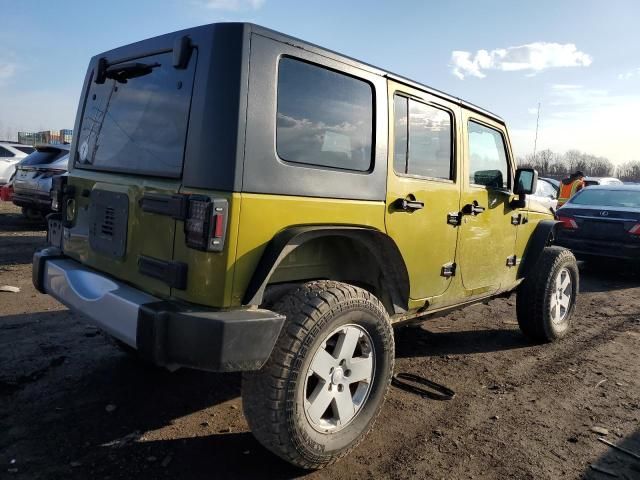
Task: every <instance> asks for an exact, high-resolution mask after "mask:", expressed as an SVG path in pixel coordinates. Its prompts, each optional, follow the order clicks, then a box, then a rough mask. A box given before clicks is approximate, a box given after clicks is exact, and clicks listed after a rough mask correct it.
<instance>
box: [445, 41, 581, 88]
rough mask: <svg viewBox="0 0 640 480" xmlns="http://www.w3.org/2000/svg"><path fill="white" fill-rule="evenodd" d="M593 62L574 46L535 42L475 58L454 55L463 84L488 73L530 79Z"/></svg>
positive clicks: (466, 54)
mask: <svg viewBox="0 0 640 480" xmlns="http://www.w3.org/2000/svg"><path fill="white" fill-rule="evenodd" d="M592 61H593V59H592V58H591V56H590V55H588V54H586V53H584V52H581V51H579V50H578V49H577V48H576V46H575V45H574V44H573V43H565V44H560V43H547V42H535V43H529V44H527V45H520V46H517V47H508V48H498V49H495V50H491V51H487V50H478V51H477V52H476V53H475V54H473V53H472V52H467V51H464V50H454V51H453V52H452V53H451V66H452V67H453V68H452V73H453V74H454V75H455V76H456V77H458V78H459V79H461V80H462V79H464V78H465V77H467V76H472V77H477V78H484V77H486V73H485V71H487V70H501V71H503V72H515V71H522V70H528V74H529V75H531V74H535V73H537V72H540V71H542V70H546V69H548V68H560V67H588V66H589V65H591V62H592Z"/></svg>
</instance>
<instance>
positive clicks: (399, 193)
mask: <svg viewBox="0 0 640 480" xmlns="http://www.w3.org/2000/svg"><path fill="white" fill-rule="evenodd" d="M459 112H460V110H459V108H458V107H457V106H456V105H455V104H451V103H449V102H446V101H444V100H441V99H439V98H437V97H434V96H432V95H429V94H427V93H425V92H422V91H420V90H416V89H413V88H410V87H407V86H405V85H402V84H397V83H394V82H391V81H390V82H389V116H390V120H389V127H390V128H389V132H390V135H389V137H390V138H389V164H388V165H389V174H388V182H387V210H386V212H387V213H386V227H387V232H388V234H389V235H390V236H391V237H392V238H393V239H394V240H395V242H396V244H397V245H398V248H399V249H400V251H401V252H402V256H403V257H404V259H405V263H406V265H407V269H408V271H409V278H410V281H411V292H410V297H411V299H412V300H421V299H424V298H427V297H434V296H438V295H441V294H442V293H444V291H445V290H446V289H447V288H448V286H449V284H450V283H451V276H452V274H453V272H454V270H455V255H456V238H457V235H458V231H457V227H455V226H453V225H450V224H448V223H447V215H448V214H450V213H455V212H457V211H458V210H459V208H460V205H459V201H460V181H459V177H460V175H459V172H458V164H459V162H458V161H457V155H458V149H457V148H456V147H455V146H456V139H457V138H458V128H459V126H458V125H459Z"/></svg>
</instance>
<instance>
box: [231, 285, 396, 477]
mask: <svg viewBox="0 0 640 480" xmlns="http://www.w3.org/2000/svg"><path fill="white" fill-rule="evenodd" d="M273 310H275V311H277V312H279V313H281V314H283V315H285V316H286V317H287V319H286V322H285V324H284V326H283V328H282V332H281V333H280V336H279V338H278V340H277V342H276V345H275V347H274V349H273V352H272V353H271V357H270V358H269V360H268V361H267V362H266V364H265V365H264V366H263V368H262V369H261V370H260V371H258V372H246V373H244V375H243V378H242V403H243V409H244V414H245V417H246V419H247V422H248V423H249V427H250V428H251V431H252V432H253V434H254V436H255V437H256V439H257V440H258V441H259V442H260V443H261V444H262V445H264V446H265V447H266V448H267V449H269V450H270V451H271V452H273V453H275V454H276V455H278V456H280V457H281V458H283V459H285V460H286V461H288V462H290V463H292V464H294V465H296V466H299V467H302V468H306V469H318V468H322V467H325V466H327V465H329V464H331V463H333V462H335V461H337V460H338V459H339V458H341V457H343V456H345V455H347V454H348V453H349V452H350V451H351V450H353V449H354V448H355V447H356V446H357V445H358V444H359V443H360V442H361V441H362V439H363V438H364V437H365V436H366V434H367V433H368V432H369V431H370V430H371V428H372V427H373V424H374V422H375V420H376V418H377V416H378V414H379V413H380V410H381V408H382V405H383V403H384V399H385V397H386V394H387V391H388V389H389V384H390V382H391V377H392V375H393V364H394V340H393V329H392V328H391V324H390V322H389V317H388V315H387V312H386V310H385V308H384V306H383V305H382V303H381V302H380V301H379V300H378V299H377V298H376V297H375V296H374V295H372V294H371V293H369V292H367V291H366V290H363V289H361V288H358V287H355V286H352V285H348V284H344V283H340V282H334V281H314V282H309V283H306V284H304V285H302V286H299V287H297V288H296V289H295V290H293V291H291V292H290V293H288V294H286V295H284V296H283V297H282V298H281V299H280V300H279V301H278V302H277V304H276V305H274V307H273ZM353 324H355V325H358V326H360V327H362V328H363V329H364V330H366V332H367V333H368V334H369V336H370V338H371V340H372V342H373V346H374V354H373V356H374V360H375V369H374V374H373V379H372V381H371V387H370V390H369V394H368V397H367V399H366V400H365V402H364V403H363V404H362V406H361V407H360V410H359V411H358V413H357V414H356V415H355V417H354V418H353V419H352V421H351V422H350V423H348V424H347V425H346V426H345V427H343V428H342V429H341V430H339V431H336V432H333V433H328V434H327V433H321V432H319V431H317V429H314V428H313V426H312V425H311V423H310V422H309V420H308V419H307V417H306V415H305V412H304V408H303V401H304V387H303V385H304V382H305V378H306V375H305V373H306V372H307V369H308V366H309V365H310V362H311V360H312V357H313V356H314V354H315V352H316V351H318V349H319V348H320V345H321V344H322V342H323V339H324V338H325V337H326V335H329V334H330V333H331V332H332V331H333V330H335V329H337V328H339V327H340V326H342V325H353ZM301 395H302V397H301ZM301 399H302V401H301Z"/></svg>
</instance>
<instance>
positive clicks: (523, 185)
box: [513, 168, 538, 195]
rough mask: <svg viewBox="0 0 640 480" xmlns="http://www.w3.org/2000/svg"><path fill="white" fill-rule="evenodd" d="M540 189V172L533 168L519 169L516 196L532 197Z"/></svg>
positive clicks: (515, 186)
mask: <svg viewBox="0 0 640 480" xmlns="http://www.w3.org/2000/svg"><path fill="white" fill-rule="evenodd" d="M537 188H538V172H537V171H536V170H534V169H533V168H519V169H518V170H516V179H515V184H514V186H513V193H515V194H516V195H531V194H532V193H534V192H535V191H536V189H537Z"/></svg>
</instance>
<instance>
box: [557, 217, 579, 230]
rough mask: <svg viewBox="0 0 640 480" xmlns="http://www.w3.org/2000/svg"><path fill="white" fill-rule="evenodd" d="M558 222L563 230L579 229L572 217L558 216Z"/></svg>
mask: <svg viewBox="0 0 640 480" xmlns="http://www.w3.org/2000/svg"><path fill="white" fill-rule="evenodd" d="M558 221H559V222H560V226H561V227H562V228H566V229H568V230H575V229H576V228H578V224H577V223H576V221H575V220H574V219H573V218H571V217H561V216H558Z"/></svg>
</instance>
